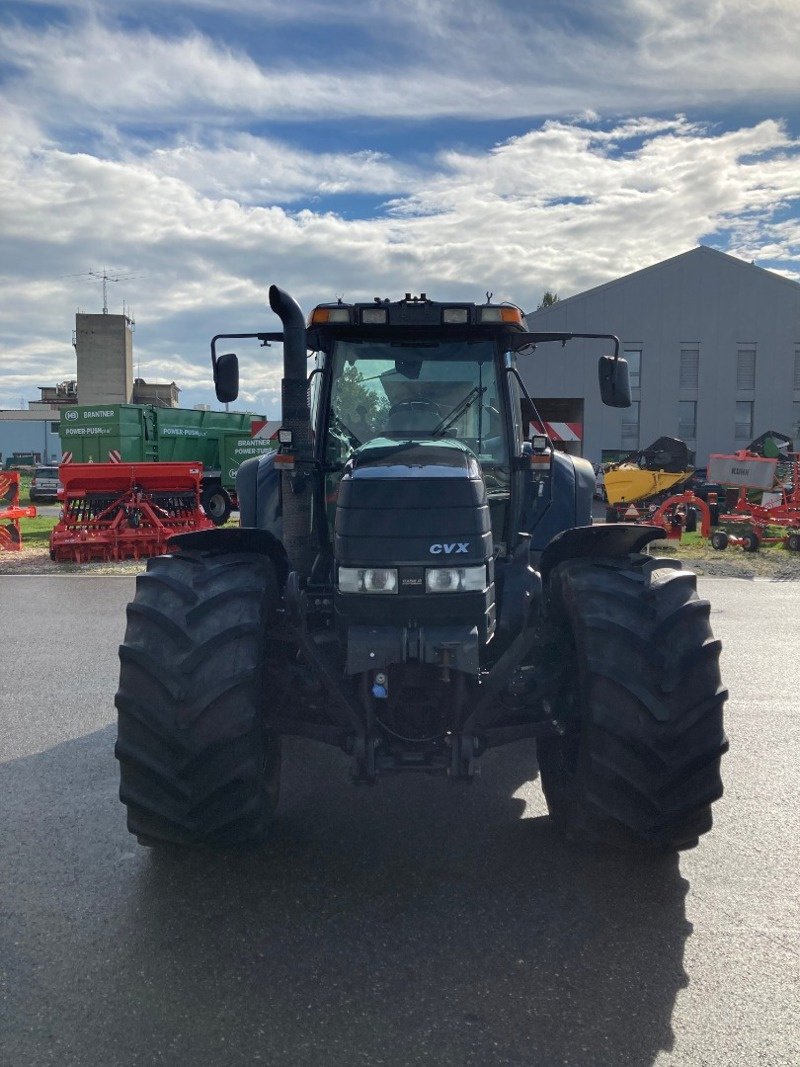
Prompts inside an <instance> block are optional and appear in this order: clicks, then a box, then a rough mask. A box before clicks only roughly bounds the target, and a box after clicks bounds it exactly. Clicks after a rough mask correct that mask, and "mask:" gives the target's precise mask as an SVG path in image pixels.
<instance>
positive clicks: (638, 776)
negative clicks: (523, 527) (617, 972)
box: [539, 556, 727, 852]
mask: <svg viewBox="0 0 800 1067" xmlns="http://www.w3.org/2000/svg"><path fill="white" fill-rule="evenodd" d="M695 587H696V579H695V576H694V575H693V574H691V573H688V572H684V571H681V570H680V569H676V568H675V567H674V564H672V563H670V561H666V560H654V559H651V558H650V557H648V556H634V557H630V558H629V559H626V560H619V559H579V560H569V561H567V562H565V563H562V564H561V565H560V566H559V567H557V568H556V569H555V571H554V573H553V577H552V580H551V584H550V603H551V610H552V611H553V614H554V617H555V619H556V620H557V621H558V623H559V624H560V626H561V627H562V633H563V634H564V637H565V640H566V642H567V644H568V646H569V648H570V650H571V653H572V655H573V657H574V660H575V662H574V669H570V670H568V671H567V672H566V675H567V677H566V682H565V683H564V687H563V689H562V691H561V693H560V695H559V702H558V703H559V707H558V709H557V710H556V715H557V716H561V717H562V723H563V725H564V727H565V732H564V734H563V736H561V737H552V738H547V739H543V740H542V741H541V742H540V745H539V765H540V769H541V775H542V787H543V789H544V793H545V798H546V800H547V804H548V808H549V811H550V816H551V818H552V820H553V822H554V823H555V825H556V826H557V827H558V828H559V829H560V830H561V831H562V832H563V833H564V834H566V835H567V836H568V837H570V838H572V839H575V840H579V841H582V842H585V843H590V844H597V845H611V846H614V847H619V848H624V849H635V850H640V851H649V852H663V851H673V850H676V849H685V848H691V847H692V846H694V845H696V844H697V840H698V838H699V837H700V835H701V834H704V833H706V832H707V831H708V830H710V828H711V822H712V817H711V804H712V803H713V801H715V800H717V799H718V798H719V797H720V796H721V795H722V781H721V778H720V758H721V756H722V754H723V752H725V750H726V749H727V740H726V738H725V734H724V732H723V728H722V707H723V704H724V702H725V698H726V696H727V693H726V691H725V690H724V689H723V687H722V684H721V681H720V673H719V653H720V644H719V642H718V641H715V640H714V639H713V635H712V633H711V629H710V626H709V623H708V617H709V611H710V605H709V604H708V602H707V601H704V600H700V599H698V596H697V593H696V589H695Z"/></svg>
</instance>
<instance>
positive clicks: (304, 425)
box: [115, 285, 727, 853]
mask: <svg viewBox="0 0 800 1067" xmlns="http://www.w3.org/2000/svg"><path fill="white" fill-rule="evenodd" d="M269 303H270V307H271V309H272V310H273V312H275V314H276V315H277V316H278V318H279V319H280V320H281V325H282V329H281V330H279V331H275V332H264V333H257V334H224V335H223V334H220V335H217V336H216V337H215V338H214V339H213V341H212V343H211V359H212V365H213V373H214V382H215V388H216V394H217V397H218V399H219V400H220V402H223V403H229V402H232V401H233V400H235V399H236V397H237V396H238V392H239V364H238V359H237V356H236V355H235V354H234V353H231V352H227V353H221V354H218V353H217V344H218V342H219V341H220V340H221V339H223V338H224V339H226V340H227V339H230V338H237V337H238V338H247V337H250V338H255V339H257V340H259V341H260V342H261V344H262V345H263V346H269V345H270V344H271V343H273V342H276V341H281V342H282V343H283V359H284V364H283V379H282V386H281V399H282V423H281V429H280V431H279V442H280V446H279V448H278V450H277V451H276V452H271V453H269V454H266V455H263V456H261V457H260V458H255V459H252V460H249V461H246V462H245V463H243V464H242V465H241V467H240V469H239V472H238V476H237V482H236V491H237V495H238V498H239V502H240V509H241V510H240V525H239V527H227V528H220V529H213V530H207V531H200V532H196V533H191V534H182V535H178V536H174V537H172V538H171V540H170V552H169V554H167V555H163V556H159V557H157V558H153V559H151V560H149V562H148V567H147V571H146V573H144V574H141V575H140V576H138V578H137V584H136V593H135V597H134V599H133V601H132V602H131V603H130V605H129V606H128V612H127V629H126V632H125V637H124V640H123V644H122V645H121V647H120V660H121V669H120V682H119V690H118V692H117V696H116V707H117V710H118V722H119V726H118V739H117V743H116V750H115V751H116V756H117V758H118V760H119V763H120V770H121V786H120V798H121V800H122V801H123V803H124V804H125V805H126V807H127V819H128V828H129V830H130V831H131V833H133V834H134V835H136V837H137V839H138V840H139V842H140V843H142V844H144V845H149V846H162V845H168V846H175V845H177V846H204V847H210V848H217V849H227V848H233V847H239V846H254V845H258V844H259V843H260V842H261V841H262V840H263V839H264V837H265V835H266V834H267V833H268V830H269V827H270V823H271V821H272V820H273V818H274V815H275V809H276V805H277V801H278V792H279V778H280V767H281V742H282V738H283V736H284V735H295V736H302V737H305V738H312V739H315V740H317V741H320V742H323V743H327V744H330V745H334V746H337V747H338V748H340V749H342V750H343V751H344V752H345V753H346V754H347V756H348V757H349V765H350V768H351V774H352V777H353V779H354V781H355V782H358V783H370V784H372V783H375V782H377V781H378V780H379V779H380V778H381V776H385V775H387V774H421V773H423V774H429V775H441V776H443V777H448V778H449V779H450V780H451V781H453V782H469V781H470V780H471V779H473V777H474V776H475V775H476V773H477V772H478V770H479V766H480V760H481V756H482V754H483V753H484V752H485V751H486V750H487V749H489V748H492V747H494V746H498V745H505V744H509V743H511V742H514V741H518V740H522V739H528V738H535V739H536V749H537V762H538V769H539V772H540V774H541V783H542V787H543V790H544V795H545V799H546V802H547V805H548V810H549V813H550V817H551V819H552V821H553V823H554V825H555V827H556V828H557V829H558V830H559V831H560V832H561V833H562V834H563V835H564V836H565V837H567V838H568V839H570V840H573V841H577V842H581V843H585V844H588V845H590V846H600V847H606V848H620V849H626V850H633V851H639V852H644V853H651V852H664V851H674V850H679V849H687V848H691V847H693V846H694V845H696V844H697V841H698V838H699V837H700V836H701V835H702V834H704V833H705V832H706V831H708V830H709V828H710V827H711V822H712V815H711V805H712V803H713V802H714V801H715V800H716V799H717V798H718V797H719V796H720V795H721V793H722V783H721V778H720V760H721V756H722V754H723V752H724V751H725V749H726V745H727V742H726V739H725V734H724V732H723V723H722V712H723V705H724V702H725V699H726V696H727V694H726V691H725V690H724V688H723V687H722V684H721V680H720V672H719V656H720V644H719V642H718V641H715V640H714V638H713V636H712V633H711V629H710V627H709V610H710V608H709V604H708V603H707V602H706V601H705V600H701V599H699V598H698V595H697V592H696V580H695V576H694V575H693V574H691V573H689V572H687V571H684V570H682V569H681V567H680V564H678V563H676V562H674V561H672V560H664V559H658V558H655V557H653V556H651V555H650V554H649V552H648V546H649V544H650V542H651V541H653V540H654V539H657V538H661V537H663V532H662V531H661V530H660V529H657V528H655V529H654V528H651V527H647V526H641V525H632V524H626V523H618V524H613V525H608V526H607V525H605V524H599V525H592V518H591V506H592V496H593V492H594V486H595V479H594V472H593V469H592V466H591V464H590V463H589V462H588V461H586V460H583V459H581V458H578V457H573V456H570V455H566V454H563V453H560V452H558V451H556V450H555V449H554V447H553V445H552V442H551V441H550V440H549V439H548V438H547V437H546V436H533V437H531V436H530V435H529V434H528V433H527V432H526V426H525V420H524V419H523V413H524V412H530V411H532V410H533V411H535V406H534V404H533V401H532V400H531V398H530V396H529V395H528V392H527V389H526V386H525V381H524V379H523V377H522V375H521V374H520V370H519V364H520V362H521V361H523V360H525V361H527V360H529V359H532V358H534V357H533V354H534V352H537V351H538V347H539V346H540V345H544V344H545V343H547V342H555V343H558V342H560V343H561V345H562V347H563V346H564V345H566V344H567V342H569V341H570V340H571V339H572V338H576V337H581V338H598V339H604V340H607V341H610V342H612V343H613V346H614V351H613V354H609V355H602V356H600V357H599V388H600V394H601V398H602V401H603V402H604V403H605V404H607V405H610V406H612V407H625V406H627V405H629V404H630V388H629V382H628V371H627V365H626V363H625V361H624V360H623V359H622V358H620V356H619V342H618V340H617V338H616V337H614V336H613V335H610V334H576V333H534V332H529V330H528V327H527V323H526V320H525V316H524V314H523V313H522V311H521V310H520V309H519V308H518V307H516V306H513V305H510V304H506V303H493V302H492V300H491V297H490V296H488V295H487V300H486V302H485V303H482V304H475V303H464V302H458V301H451V302H447V301H446V302H437V301H434V300H431V299H429V298H428V297H427V296H426V295H425V294H424V293H423V294H422V295H421V296H412V295H411V294H410V293H407V294H406V295H405V297H404V299H401V300H398V301H389V300H384V299H379V298H376V299H375V300H374V301H373V302H367V303H352V304H350V303H344V302H342V301H341V300H340V301H338V302H335V303H328V304H320V305H318V306H317V307H315V308H314V310H313V311H312V312H311V314H310V316H309V318H308V321H307V322H306V320H305V318H304V315H303V313H302V311H301V310H300V307H299V305H298V304H297V302H296V301H295V300H294V299H293V298H292V297H291V296H289V295H288V294H287V293H286V292H285V291H283V290H282V289H279V288H278V287H277V286H274V285H273V286H272V287H271V288H270V290H269ZM309 358H313V367H312V369H311V371H310V373H309V370H308V360H309ZM537 358H538V357H537ZM536 771H537V768H536V764H535V763H534V764H533V765H532V767H531V778H532V779H533V778H534V777H535V776H536Z"/></svg>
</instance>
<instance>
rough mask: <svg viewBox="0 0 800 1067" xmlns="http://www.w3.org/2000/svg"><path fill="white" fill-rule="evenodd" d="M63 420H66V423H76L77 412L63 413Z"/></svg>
mask: <svg viewBox="0 0 800 1067" xmlns="http://www.w3.org/2000/svg"><path fill="white" fill-rule="evenodd" d="M64 418H65V419H66V420H67V422H77V421H78V412H77V411H65V412H64Z"/></svg>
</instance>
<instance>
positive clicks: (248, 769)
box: [115, 552, 280, 848]
mask: <svg viewBox="0 0 800 1067" xmlns="http://www.w3.org/2000/svg"><path fill="white" fill-rule="evenodd" d="M277 605H278V586H277V580H276V576H275V571H274V568H273V566H272V564H271V562H270V561H269V560H268V559H266V558H264V557H263V556H259V555H255V554H253V553H245V552H239V553H220V554H213V553H208V552H206V553H200V552H187V553H179V554H176V555H172V556H158V557H156V558H154V559H151V560H149V561H148V567H147V573H146V574H142V575H139V577H138V578H137V583H136V596H135V598H134V600H133V601H132V602H131V603H130V604H129V605H128V626H127V629H126V632H125V639H124V642H123V644H122V646H121V647H120V660H121V669H120V683H119V691H118V693H117V696H116V706H117V710H118V723H119V729H118V739H117V744H116V749H115V752H116V756H117V759H118V760H119V762H120V775H121V782H120V799H121V800H122V802H123V803H124V804H125V805H127V809H128V829H129V830H130V831H131V833H133V834H136V835H137V837H138V838H139V839H140V841H142V843H147V844H154V843H160V842H170V843H173V844H178V845H208V846H211V847H215V848H229V847H233V846H238V845H245V844H254V843H257V842H259V841H261V840H262V839H263V838H264V836H265V834H266V832H267V828H268V826H269V823H270V821H271V818H272V815H273V812H274V810H275V807H276V804H277V800H278V785H279V777H280V738H279V737H278V736H277V735H276V734H275V733H274V732H273V731H271V730H270V729H269V725H268V722H267V721H266V720H265V715H266V710H267V709H266V704H265V694H264V670H265V646H266V630H267V628H268V626H269V625H270V623H271V622H272V620H273V618H274V615H275V612H276V609H277Z"/></svg>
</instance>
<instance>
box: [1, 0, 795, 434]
mask: <svg viewBox="0 0 800 1067" xmlns="http://www.w3.org/2000/svg"><path fill="white" fill-rule="evenodd" d="M798 56H800V19H799V18H798V17H797V2H796V0H706V2H705V3H697V2H696V0H607V2H606V3H602V2H600V3H591V4H590V3H588V2H585V0H581V2H579V0H528V2H527V3H526V2H525V0H393V2H388V0H358V2H356V0H337V2H335V3H333V2H330V3H329V2H327V0H293V2H292V3H291V4H287V3H286V2H285V0H281V2H278V0H171V2H169V3H166V2H164V0H125V2H124V3H123V2H121V0H62V2H57V0H56V2H40V0H24V2H15V0H3V2H2V3H0V116H2V123H1V124H0V183H1V184H2V189H1V190H0V192H1V194H2V195H0V408H19V407H22V406H25V405H26V402H27V401H28V400H33V399H38V397H39V391H38V387H39V386H45V385H54V384H56V382H58V381H63V380H65V379H70V378H74V377H75V374H76V368H75V354H74V350H73V348H72V343H71V340H72V331H73V327H74V317H75V313H76V311H78V310H80V311H85V312H100V311H101V310H102V306H103V284H102V278H101V276H102V274H103V272H106V274H107V277H108V281H107V286H106V288H107V292H108V308H109V311H110V312H111V313H116V314H118V313H121V312H122V311H123V307H124V309H125V310H126V312H127V313H129V314H131V315H132V317H133V318H134V320H135V333H134V361H135V373H136V374H137V375H138V376H141V377H143V378H145V379H146V380H147V381H175V382H177V384H178V385H179V386H180V387H181V389H182V394H181V405H182V406H185V407H190V406H192V405H194V404H199V403H208V404H211V405H212V406H214V407H218V406H219V405H218V404H217V402H216V400H215V398H214V394H213V387H212V384H211V374H210V358H209V341H210V338H211V336H212V335H214V334H216V333H242V332H249V331H257V330H276V329H279V323H278V321H277V320H276V319H275V318H274V316H273V315H272V314H271V312H270V311H269V308H268V306H267V290H268V287H269V285H270V284H271V283H273V282H274V283H276V284H278V285H280V286H282V287H283V288H285V289H287V290H288V291H289V292H290V293H291V294H292V295H293V296H294V297H295V298H296V299H297V300H298V302H299V303H300V305H301V307H302V308H303V309H304V311H305V312H308V311H309V310H310V308H311V307H313V306H314V305H315V304H316V303H320V302H324V301H328V300H333V299H336V298H338V297H342V298H343V299H345V300H371V299H372V298H373V297H375V296H380V297H390V298H392V299H398V298H399V297H401V296H402V295H403V294H404V293H405V292H409V291H411V292H417V293H418V292H422V291H424V292H426V293H427V294H428V295H429V296H431V297H433V298H434V299H439V300H442V299H445V300H447V299H461V300H475V301H481V300H483V299H485V294H486V293H487V292H489V293H492V294H493V295H494V299H495V300H510V301H512V302H513V303H515V304H518V305H519V306H521V307H522V308H523V309H524V310H526V311H530V310H534V309H535V308H536V306H537V305H538V303H539V302H540V300H541V297H542V294H543V293H544V291H545V290H550V291H552V292H556V293H558V295H559V296H561V297H567V296H570V295H573V294H575V293H579V292H582V291H584V290H585V289H588V288H591V287H593V286H595V285H599V284H602V283H603V282H606V281H609V280H611V279H613V278H616V277H620V276H622V275H625V274H628V273H630V272H632V271H635V270H639V269H640V268H643V267H647V266H649V265H651V264H653V263H656V262H659V261H660V260H663V259H667V258H669V257H670V256H673V255H678V254H680V253H681V252H685V251H688V250H689V249H691V248H694V247H696V246H697V245H698V244H706V245H710V246H711V247H714V248H717V249H720V250H721V251H724V252H728V253H730V254H732V255H735V256H739V257H741V258H742V259H745V260H747V261H748V262H751V261H752V262H755V263H756V264H758V265H759V266H762V267H766V268H768V269H771V270H775V271H777V272H779V273H780V274H783V275H785V276H786V277H788V278H792V279H794V280H797V281H800V61H798ZM238 351H239V356H240V360H241V379H242V394H241V397H240V402H239V404H238V405H237V406H238V408H240V409H241V410H245V409H247V410H253V411H258V412H259V413H263V414H266V415H268V416H269V417H279V393H280V377H281V370H280V346H274V347H272V348H270V349H268V350H265V349H261V348H259V347H258V346H257V345H255V344H250V345H248V344H247V343H243V346H242V347H240V348H239V349H238Z"/></svg>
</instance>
